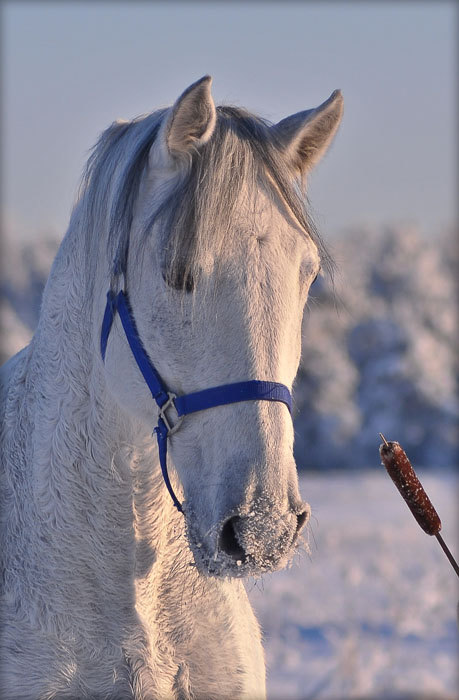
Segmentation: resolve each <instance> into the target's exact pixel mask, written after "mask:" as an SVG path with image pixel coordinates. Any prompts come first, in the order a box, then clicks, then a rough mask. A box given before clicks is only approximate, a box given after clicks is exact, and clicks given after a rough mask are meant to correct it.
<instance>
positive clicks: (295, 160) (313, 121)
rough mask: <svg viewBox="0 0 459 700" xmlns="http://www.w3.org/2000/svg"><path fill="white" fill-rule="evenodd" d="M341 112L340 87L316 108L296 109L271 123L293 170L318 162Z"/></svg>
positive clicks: (311, 166)
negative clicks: (297, 110) (289, 114)
mask: <svg viewBox="0 0 459 700" xmlns="http://www.w3.org/2000/svg"><path fill="white" fill-rule="evenodd" d="M342 114H343V96H342V94H341V91H340V90H335V91H334V92H332V94H331V95H330V97H329V98H328V100H326V101H325V102H324V103H323V104H321V105H320V106H319V107H316V109H308V110H306V111H305V112H298V113H297V114H292V116H290V117H287V118H286V119H283V120H282V121H280V122H279V123H278V124H276V125H275V126H273V127H272V129H273V131H274V133H275V134H276V137H277V140H278V142H279V144H280V147H281V149H282V150H283V151H284V153H285V156H286V158H287V160H289V161H290V164H291V165H292V167H293V168H294V169H295V170H299V171H300V173H301V174H305V173H306V172H308V171H309V170H311V168H313V167H314V165H316V163H318V162H319V160H320V159H321V158H322V156H323V155H324V153H325V151H326V150H327V148H328V147H329V145H330V143H331V142H332V140H333V137H334V135H335V133H336V130H337V129H338V126H339V123H340V121H341V117H342Z"/></svg>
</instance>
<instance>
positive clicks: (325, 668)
mask: <svg viewBox="0 0 459 700" xmlns="http://www.w3.org/2000/svg"><path fill="white" fill-rule="evenodd" d="M377 448H378V444H377V440H375V465H377V464H378V463H379V455H378V449H377ZM418 476H419V477H420V480H421V483H422V484H423V486H424V488H425V489H426V491H427V494H428V495H429V497H430V498H431V500H432V502H433V504H434V506H435V508H436V509H437V511H438V514H439V515H440V518H441V519H442V523H443V529H442V536H443V538H444V540H445V541H446V543H447V545H448V546H449V548H450V550H451V551H452V552H453V554H454V555H455V556H456V559H457V558H458V555H459V542H458V539H459V538H458V533H457V527H456V525H457V521H456V512H455V507H456V503H457V497H456V496H457V486H458V483H457V476H456V475H455V474H454V473H453V472H452V471H445V470H440V471H438V470H437V471H430V472H428V473H427V472H421V473H418ZM301 492H302V495H303V497H304V498H305V499H306V500H307V501H308V502H309V503H310V504H311V507H312V513H313V515H312V519H311V526H310V528H309V533H308V539H309V548H310V554H309V555H308V554H307V553H306V552H304V551H303V553H300V554H298V555H297V556H296V558H295V560H294V562H293V564H292V566H291V568H289V569H287V570H284V571H281V572H276V573H274V574H271V575H269V576H264V577H263V578H262V579H261V580H259V581H253V582H249V583H248V585H247V589H248V591H249V595H250V598H251V601H252V603H253V605H254V607H255V609H256V611H257V615H258V618H259V620H260V622H261V624H262V628H263V632H264V637H265V648H266V657H267V664H268V697H269V699H270V700H293V699H295V700H306V699H311V700H312V698H314V699H315V698H318V699H319V698H320V699H323V700H325V699H327V700H332V699H333V700H348V699H349V700H351V699H352V698H374V699H376V698H377V699H380V698H381V699H382V698H393V699H394V698H397V699H398V700H401V699H404V698H411V699H412V700H414V698H416V699H419V698H421V697H422V698H425V699H427V698H429V699H431V700H433V699H434V698H442V699H446V698H454V697H457V695H456V693H457V691H458V678H457V658H458V656H457V652H458V627H457V620H456V606H457V603H458V599H459V589H458V585H457V577H456V574H455V573H454V571H453V569H452V567H451V565H450V564H449V562H448V560H447V559H446V557H445V555H444V553H443V552H442V550H441V548H440V546H439V544H438V542H437V541H436V539H435V537H429V536H428V535H426V534H425V533H424V532H423V531H422V530H421V529H420V528H419V526H418V525H417V523H416V521H415V520H414V518H413V516H412V515H411V513H410V511H409V510H408V508H407V506H406V504H405V503H404V501H403V499H402V498H401V497H400V495H399V493H398V492H397V490H396V488H395V487H394V485H393V483H392V481H391V480H390V478H389V477H388V476H387V474H386V472H385V470H384V469H383V467H380V469H375V470H366V471H352V472H348V473H343V472H337V473H328V475H327V474H325V475H323V474H319V473H310V474H307V475H302V476H301Z"/></svg>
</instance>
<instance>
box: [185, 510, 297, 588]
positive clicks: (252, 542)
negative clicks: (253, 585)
mask: <svg viewBox="0 0 459 700" xmlns="http://www.w3.org/2000/svg"><path fill="white" fill-rule="evenodd" d="M310 513H311V509H310V507H309V505H308V504H307V503H301V504H300V505H299V507H298V508H297V509H296V510H295V511H289V512H288V513H287V514H281V513H278V512H276V511H275V510H274V511H268V512H267V511H266V508H263V507H262V504H260V503H255V504H254V505H253V506H252V508H251V509H250V511H249V512H247V513H244V514H242V513H237V514H234V515H231V516H230V517H227V518H226V519H224V520H222V521H221V522H220V523H219V524H218V526H217V527H216V528H215V532H214V533H213V536H212V538H211V539H210V541H209V539H207V541H206V542H205V543H204V542H202V543H201V542H199V543H196V539H195V537H193V534H192V529H191V532H189V534H190V537H189V540H190V545H191V549H192V551H193V554H194V558H195V562H196V565H197V567H198V569H199V570H200V571H201V573H204V574H206V575H211V576H218V577H233V578H234V577H236V578H242V577H246V576H257V575H260V574H263V573H267V572H270V571H275V570H277V569H281V568H283V567H284V566H285V565H286V564H287V563H288V561H289V560H290V559H291V558H292V556H293V554H294V552H295V550H296V548H297V546H298V543H299V541H300V537H299V536H300V533H301V531H302V530H303V528H304V527H305V525H306V523H307V522H308V520H309V518H310Z"/></svg>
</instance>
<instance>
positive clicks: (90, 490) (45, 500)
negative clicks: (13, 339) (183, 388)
mask: <svg viewBox="0 0 459 700" xmlns="http://www.w3.org/2000/svg"><path fill="white" fill-rule="evenodd" d="M76 238H77V237H76V236H74V237H72V236H68V237H67V238H66V239H65V240H64V242H63V245H62V246H61V249H60V251H59V253H58V255H57V257H56V260H55V263H54V265H53V269H52V271H51V274H50V278H49V280H48V284H47V286H46V289H45V293H44V297H43V304H42V312H41V316H40V321H39V325H38V329H37V333H36V335H35V336H34V339H33V342H32V345H31V351H30V352H31V355H30V360H29V373H28V374H29V386H30V388H31V389H32V393H33V396H34V416H33V469H34V475H33V483H34V496H35V501H36V503H37V506H38V509H39V511H40V516H41V517H44V518H47V519H48V520H50V522H51V525H52V526H57V525H58V524H59V522H60V521H62V520H63V521H64V522H63V526H64V527H67V525H68V523H70V522H72V523H73V529H74V532H75V533H76V534H77V533H79V536H80V537H81V532H79V531H80V529H84V528H86V529H87V526H88V523H89V524H90V529H91V532H92V533H93V536H94V538H95V539H96V540H97V541H98V542H99V543H101V550H102V551H107V552H112V550H113V548H116V547H117V546H120V547H121V550H124V557H123V559H124V566H127V562H128V560H130V561H131V566H132V567H136V566H140V567H141V568H142V567H144V566H145V565H144V561H143V560H144V559H145V558H147V554H148V553H147V554H146V553H145V552H144V553H143V554H142V552H143V550H142V548H141V547H140V550H139V547H138V542H139V541H140V539H142V538H143V539H145V537H147V535H146V534H145V532H146V530H148V542H149V548H150V551H149V555H150V558H151V553H152V552H151V550H155V554H156V553H157V552H156V550H158V549H160V548H161V547H162V543H163V538H164V527H162V529H161V528H159V527H158V525H157V520H156V519H155V517H154V514H155V513H156V512H161V514H162V522H163V523H166V524H167V523H168V520H169V519H170V517H171V516H172V508H171V504H170V503H169V502H168V500H167V494H166V493H165V489H164V487H163V484H162V482H161V476H160V470H159V466H158V464H157V456H156V448H155V445H154V442H153V440H152V438H151V435H150V433H149V431H145V429H144V428H143V427H142V426H141V425H139V424H136V423H135V422H134V421H133V420H132V419H131V418H130V417H129V416H127V415H126V414H125V413H124V412H123V411H122V409H121V408H120V407H119V406H118V405H117V404H116V402H115V401H114V399H113V398H112V397H111V396H110V395H109V394H108V392H107V389H106V386H105V381H104V378H103V372H102V365H101V363H100V360H99V357H98V356H97V348H98V339H97V338H96V339H95V338H94V328H96V327H98V324H97V323H96V321H95V320H94V321H93V319H92V318H91V309H90V306H89V305H88V292H87V282H86V280H85V264H84V259H83V258H82V255H81V252H80V250H79V249H78V241H77V240H76ZM99 327H100V324H99ZM121 539H122V540H123V543H122V545H120V541H121ZM102 543H105V545H106V549H105V550H104V546H103V545H102ZM74 544H76V542H75V543H74ZM143 549H145V547H144V548H143ZM121 550H120V551H121ZM112 553H113V552H112ZM68 555H69V556H72V552H71V551H69V552H68ZM124 573H125V575H127V573H128V572H127V571H125V572H124ZM105 575H107V570H105Z"/></svg>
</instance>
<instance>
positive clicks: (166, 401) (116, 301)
mask: <svg viewBox="0 0 459 700" xmlns="http://www.w3.org/2000/svg"><path fill="white" fill-rule="evenodd" d="M116 312H118V313H119V316H120V319H121V323H122V324H123V328H124V332H125V334H126V338H127V340H128V343H129V346H130V348H131V351H132V354H133V355H134V359H135V361H136V362H137V365H138V367H139V369H140V371H141V372H142V375H143V378H144V379H145V381H146V383H147V385H148V388H149V389H150V391H151V394H152V396H153V398H154V400H155V401H156V403H157V404H158V407H159V417H158V425H157V426H156V428H155V429H154V432H155V433H156V437H157V440H158V449H159V461H160V465H161V471H162V475H163V478H164V482H165V484H166V486H167V489H168V491H169V493H170V495H171V497H172V500H173V502H174V505H175V507H176V508H177V510H178V511H180V512H181V513H182V512H183V509H182V506H181V504H180V502H179V500H178V499H177V496H176V495H175V493H174V491H173V489H172V486H171V483H170V481H169V475H168V473H167V438H168V437H169V436H170V435H173V434H174V433H175V432H176V431H177V430H178V429H179V427H180V425H181V422H182V420H183V417H184V416H187V415H188V414H190V413H196V412H197V411H204V410H206V409H207V408H213V407H214V406H223V405H225V404H230V403H238V402H240V401H255V400H263V401H281V402H282V403H284V404H285V405H286V406H287V408H288V410H289V411H290V413H291V410H292V397H291V394H290V391H289V390H288V388H287V387H286V386H285V384H279V383H278V382H262V381H258V380H253V381H247V382H237V383H236V384H223V385H222V386H215V387H212V388H211V389H204V390H203V391H196V392H194V393H192V394H184V395H182V396H177V395H176V394H174V393H173V392H171V391H168V390H167V388H166V387H165V386H164V383H163V381H162V379H161V377H160V376H159V374H158V372H157V371H156V369H155V367H154V365H153V363H152V362H151V360H150V358H149V357H148V355H147V353H146V351H145V349H144V347H143V345H142V341H141V340H140V337H139V334H138V331H137V328H136V325H135V321H134V317H133V315H132V311H131V309H130V306H129V299H128V296H127V293H126V292H123V291H121V292H119V293H118V294H117V295H115V294H114V293H113V292H108V293H107V305H106V307H105V313H104V318H103V321H102V330H101V336H100V352H101V354H102V359H103V361H104V362H105V352H106V350H107V342H108V336H109V335H110V330H111V328H112V325H113V320H114V318H115V314H116ZM171 410H175V413H176V414H177V420H176V421H175V422H174V423H172V422H171V419H170V417H169V416H168V412H170V411H171Z"/></svg>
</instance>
